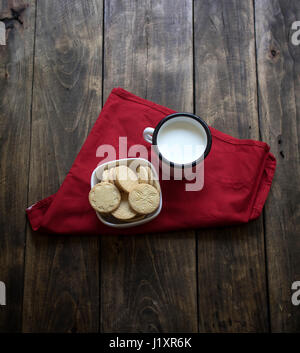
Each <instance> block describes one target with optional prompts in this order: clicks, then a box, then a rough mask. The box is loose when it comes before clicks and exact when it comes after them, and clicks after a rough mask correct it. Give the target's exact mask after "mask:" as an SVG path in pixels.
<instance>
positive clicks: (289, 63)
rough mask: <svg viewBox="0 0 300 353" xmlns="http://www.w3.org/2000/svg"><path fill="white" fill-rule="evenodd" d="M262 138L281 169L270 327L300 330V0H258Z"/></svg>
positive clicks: (269, 235) (274, 208)
mask: <svg viewBox="0 0 300 353" xmlns="http://www.w3.org/2000/svg"><path fill="white" fill-rule="evenodd" d="M255 19H256V44H257V67H258V82H259V102H260V109H259V113H260V126H261V134H262V139H263V140H265V141H268V142H269V143H270V145H271V151H272V152H273V153H274V155H275V157H276V158H277V170H276V174H275V179H274V182H273V185H272V188H271V193H270V195H269V199H268V201H267V204H266V207H265V225H266V244H267V260H268V266H267V268H268V279H269V293H270V313H271V328H272V331H274V332H299V331H300V310H299V306H294V305H293V304H292V302H291V295H292V290H291V286H292V283H293V282H294V281H299V279H300V209H299V200H300V184H299V179H300V158H299V132H300V129H299V127H300V125H299V117H300V116H299V114H300V113H299V112H300V46H294V45H293V44H292V42H291V35H292V33H293V32H294V31H292V30H291V27H292V23H293V22H294V21H296V20H298V21H299V19H300V2H299V1H296V0H295V1H255Z"/></svg>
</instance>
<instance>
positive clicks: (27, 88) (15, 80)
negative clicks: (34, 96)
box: [0, 0, 35, 332]
mask: <svg viewBox="0 0 300 353" xmlns="http://www.w3.org/2000/svg"><path fill="white" fill-rule="evenodd" d="M26 4H28V6H27V8H26V10H24V11H20V13H21V16H20V18H19V20H20V21H21V22H23V24H21V23H20V22H18V21H16V20H14V19H12V18H13V13H12V12H11V10H10V9H15V10H21V9H24V7H25V1H1V3H0V20H2V21H3V22H4V23H5V24H6V27H7V31H6V32H7V33H6V36H7V38H6V45H0V122H1V123H0V141H1V142H0V144H1V154H0V158H1V159H0V164H1V168H0V195H1V198H0V232H1V236H0V281H3V282H4V283H5V285H6V291H7V292H6V297H7V301H6V306H0V332H16V331H20V330H21V324H22V298H23V267H24V266H23V265H24V242H25V225H26V217H25V208H26V206H27V188H28V169H29V148H30V147H29V145H30V109H31V91H32V64H33V43H34V26H35V25H34V14H35V1H32V0H30V1H26Z"/></svg>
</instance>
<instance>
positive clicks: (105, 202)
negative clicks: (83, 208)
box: [89, 165, 160, 222]
mask: <svg viewBox="0 0 300 353" xmlns="http://www.w3.org/2000/svg"><path fill="white" fill-rule="evenodd" d="M89 201H90V204H91V206H92V207H93V208H94V210H96V211H97V212H99V213H101V215H102V216H109V217H113V218H114V219H115V220H118V222H135V221H137V220H140V219H143V218H144V217H145V216H146V215H149V214H151V213H153V212H154V211H156V209H157V208H158V207H159V203H160V187H159V183H158V181H157V180H155V178H154V176H153V173H152V171H151V169H150V168H149V167H148V166H146V165H138V166H135V165H130V166H127V165H119V166H116V167H111V168H109V169H105V170H104V171H103V173H102V176H101V182H100V183H98V184H96V185H95V186H94V187H93V188H92V189H91V191H90V193H89Z"/></svg>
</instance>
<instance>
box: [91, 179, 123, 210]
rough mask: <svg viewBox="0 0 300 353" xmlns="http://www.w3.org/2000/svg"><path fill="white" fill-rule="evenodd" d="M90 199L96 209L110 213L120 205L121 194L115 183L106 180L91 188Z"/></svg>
mask: <svg viewBox="0 0 300 353" xmlns="http://www.w3.org/2000/svg"><path fill="white" fill-rule="evenodd" d="M89 201H90V204H91V206H92V207H93V209H94V210H96V211H98V212H100V213H109V212H112V211H114V210H115V209H116V208H117V207H118V206H119V205H120V202H121V194H120V191H119V190H118V188H117V187H116V186H115V185H113V184H111V183H108V182H106V181H104V182H101V183H99V184H96V185H95V186H94V187H93V188H92V189H91V191H90V193H89Z"/></svg>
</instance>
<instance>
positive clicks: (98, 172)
mask: <svg viewBox="0 0 300 353" xmlns="http://www.w3.org/2000/svg"><path fill="white" fill-rule="evenodd" d="M133 161H135V162H136V163H138V164H140V165H146V166H148V167H150V169H151V171H152V173H153V175H154V178H155V180H156V182H157V185H158V187H159V189H160V202H159V206H158V208H157V210H155V211H154V212H152V213H150V214H149V215H146V216H145V218H143V219H140V220H137V221H134V222H124V221H119V220H117V219H116V218H114V217H113V216H111V215H107V216H106V215H102V214H100V213H99V212H96V211H95V212H96V214H97V217H98V218H99V219H100V221H101V222H102V223H104V224H105V225H107V226H109V227H113V228H130V227H135V226H138V225H141V224H145V223H147V222H150V221H151V220H152V219H154V218H155V217H157V216H158V215H159V213H160V211H161V208H162V194H161V188H160V184H159V178H158V175H157V172H156V170H155V168H154V166H153V164H152V163H150V162H149V161H147V159H144V158H124V159H117V160H114V161H110V162H106V163H103V164H101V165H99V166H98V167H97V168H95V169H94V170H93V173H92V176H91V188H92V187H94V186H95V185H96V184H98V183H100V182H101V176H102V173H103V171H104V170H105V169H109V168H110V167H115V166H118V165H120V164H127V165H129V164H130V163H132V162H133Z"/></svg>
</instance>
